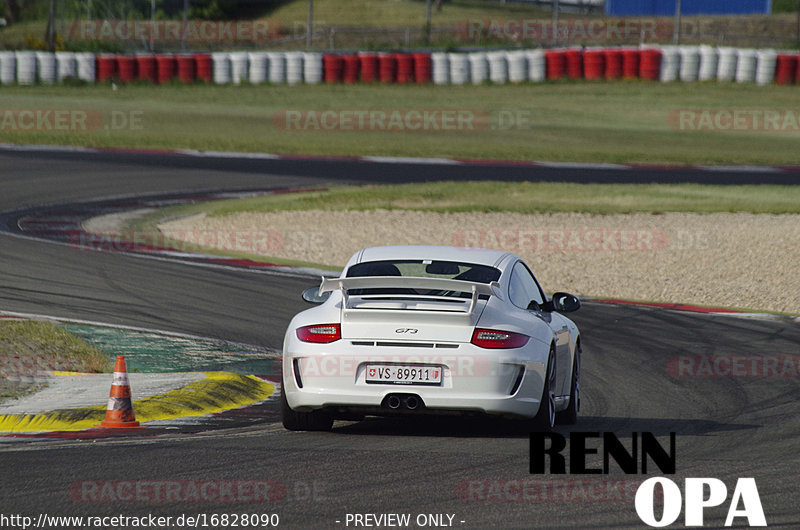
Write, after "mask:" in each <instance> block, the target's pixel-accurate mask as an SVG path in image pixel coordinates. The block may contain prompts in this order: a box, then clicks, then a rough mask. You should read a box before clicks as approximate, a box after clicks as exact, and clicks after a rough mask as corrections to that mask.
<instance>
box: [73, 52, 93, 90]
mask: <svg viewBox="0 0 800 530" xmlns="http://www.w3.org/2000/svg"><path fill="white" fill-rule="evenodd" d="M75 62H76V63H77V66H78V79H80V80H81V81H86V82H87V83H94V82H95V81H96V80H97V76H96V73H97V62H96V61H95V56H94V54H93V53H91V52H84V53H76V54H75Z"/></svg>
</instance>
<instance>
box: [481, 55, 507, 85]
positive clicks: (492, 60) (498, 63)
mask: <svg viewBox="0 0 800 530" xmlns="http://www.w3.org/2000/svg"><path fill="white" fill-rule="evenodd" d="M486 60H487V61H488V62H489V80H490V81H491V82H492V83H494V84H496V85H505V84H506V83H508V62H507V61H506V54H505V52H491V53H487V54H486Z"/></svg>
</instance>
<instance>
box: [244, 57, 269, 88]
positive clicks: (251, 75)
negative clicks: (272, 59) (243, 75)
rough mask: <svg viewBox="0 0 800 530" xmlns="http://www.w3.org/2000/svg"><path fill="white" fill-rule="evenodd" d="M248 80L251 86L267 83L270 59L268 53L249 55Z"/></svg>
mask: <svg viewBox="0 0 800 530" xmlns="http://www.w3.org/2000/svg"><path fill="white" fill-rule="evenodd" d="M247 64H248V70H247V79H248V80H249V81H250V84H251V85H260V84H261V83H266V82H267V73H268V72H269V70H268V67H267V66H268V64H269V58H268V57H267V54H266V52H250V53H248V54H247Z"/></svg>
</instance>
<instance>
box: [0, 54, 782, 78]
mask: <svg viewBox="0 0 800 530" xmlns="http://www.w3.org/2000/svg"><path fill="white" fill-rule="evenodd" d="M775 59H776V60H775V83H776V84H778V85H791V84H792V83H794V82H795V79H796V78H797V59H798V56H797V55H794V54H789V53H779V54H778V56H777V57H776V58H775ZM0 61H2V59H0ZM1 66H2V63H0V67H1ZM0 82H2V70H0Z"/></svg>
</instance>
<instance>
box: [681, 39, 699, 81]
mask: <svg viewBox="0 0 800 530" xmlns="http://www.w3.org/2000/svg"><path fill="white" fill-rule="evenodd" d="M678 52H679V53H680V55H681V66H680V69H679V74H678V76H679V77H680V80H681V81H684V82H692V81H697V80H698V79H699V78H700V48H699V47H698V46H681V47H680V48H679V49H678Z"/></svg>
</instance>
